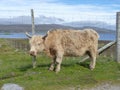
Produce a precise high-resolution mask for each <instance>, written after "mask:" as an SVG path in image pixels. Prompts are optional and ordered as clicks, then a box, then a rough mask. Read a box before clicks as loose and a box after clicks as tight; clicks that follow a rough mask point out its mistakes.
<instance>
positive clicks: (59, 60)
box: [55, 53, 63, 72]
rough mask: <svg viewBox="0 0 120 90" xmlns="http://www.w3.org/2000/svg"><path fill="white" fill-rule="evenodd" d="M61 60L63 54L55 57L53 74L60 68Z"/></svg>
mask: <svg viewBox="0 0 120 90" xmlns="http://www.w3.org/2000/svg"><path fill="white" fill-rule="evenodd" d="M62 58H63V53H60V54H58V55H57V56H56V68H55V72H59V71H60V68H61V63H62Z"/></svg>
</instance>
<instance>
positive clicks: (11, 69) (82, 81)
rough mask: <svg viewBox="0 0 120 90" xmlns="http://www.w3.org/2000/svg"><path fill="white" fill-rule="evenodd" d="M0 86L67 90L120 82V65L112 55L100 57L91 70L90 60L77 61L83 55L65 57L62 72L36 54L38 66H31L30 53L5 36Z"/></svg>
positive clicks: (38, 89)
mask: <svg viewBox="0 0 120 90" xmlns="http://www.w3.org/2000/svg"><path fill="white" fill-rule="evenodd" d="M0 43H1V47H0V87H2V85H3V84H5V83H16V84H19V85H20V86H22V87H24V89H25V90H62V89H63V90H67V89H68V88H73V87H74V88H76V87H86V86H92V85H96V84H99V83H102V82H114V83H115V82H117V83H120V64H118V63H117V62H115V61H114V60H113V59H112V58H109V57H102V56H99V57H98V58H97V63H96V68H95V69H94V70H93V71H91V70H89V60H88V61H86V62H83V63H78V62H79V61H80V60H81V58H75V57H65V58H64V59H63V62H62V66H61V71H60V72H59V73H57V74H56V73H55V72H52V71H48V68H49V66H50V62H51V60H50V58H49V57H47V56H46V55H44V54H42V55H39V56H38V57H37V67H36V68H35V69H33V68H32V59H31V57H30V56H29V55H28V53H27V52H24V51H22V50H17V51H16V49H15V48H11V47H10V46H9V43H8V42H7V41H6V40H5V39H0Z"/></svg>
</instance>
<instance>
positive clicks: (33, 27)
mask: <svg viewBox="0 0 120 90" xmlns="http://www.w3.org/2000/svg"><path fill="white" fill-rule="evenodd" d="M31 21H32V34H33V35H34V34H35V22H34V11H33V9H31Z"/></svg>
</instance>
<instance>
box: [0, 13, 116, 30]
mask: <svg viewBox="0 0 120 90" xmlns="http://www.w3.org/2000/svg"><path fill="white" fill-rule="evenodd" d="M0 24H2V25H15V24H18V25H20V24H31V17H30V16H18V17H12V18H0ZM35 24H36V25H37V24H42V25H44V24H61V25H62V27H63V26H67V27H68V26H69V27H75V28H83V27H97V28H105V29H107V30H115V27H116V26H115V25H111V24H109V23H105V22H101V21H74V22H66V21H65V20H63V19H61V18H57V17H47V16H44V15H40V16H38V17H35ZM28 26H29V25H28ZM50 27H51V26H50ZM58 27H59V26H58Z"/></svg>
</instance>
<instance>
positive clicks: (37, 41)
mask: <svg viewBox="0 0 120 90" xmlns="http://www.w3.org/2000/svg"><path fill="white" fill-rule="evenodd" d="M26 35H27V34H26ZM27 36H28V35H27ZM28 37H29V43H30V51H29V53H30V55H32V56H36V55H37V54H38V53H39V52H42V51H43V50H44V43H43V42H44V40H43V38H42V36H38V35H33V36H30V35H29V36H28Z"/></svg>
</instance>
